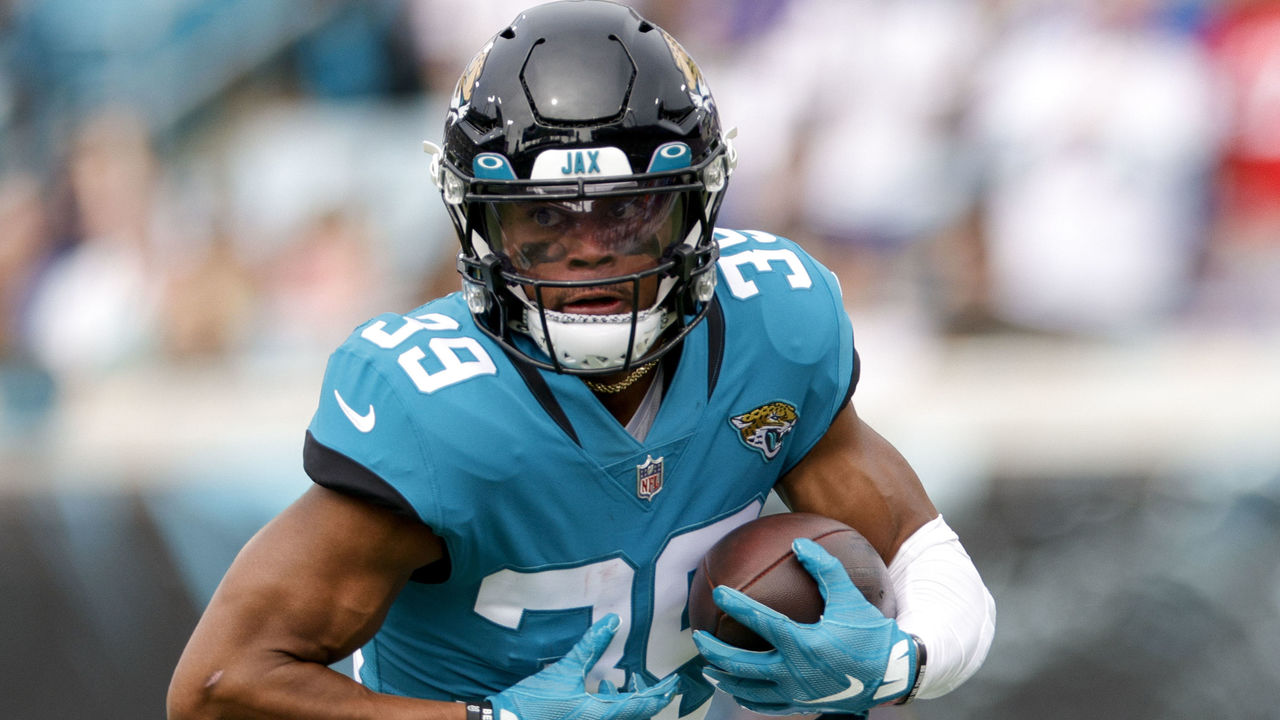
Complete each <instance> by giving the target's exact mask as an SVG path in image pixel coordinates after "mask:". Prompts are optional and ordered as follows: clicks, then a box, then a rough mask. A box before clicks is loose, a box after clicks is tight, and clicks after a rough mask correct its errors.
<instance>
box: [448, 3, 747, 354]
mask: <svg viewBox="0 0 1280 720" xmlns="http://www.w3.org/2000/svg"><path fill="white" fill-rule="evenodd" d="M731 137H732V133H729V134H725V133H722V131H721V128H720V120H719V115H718V113H717V110H716V106H715V103H714V101H713V100H712V97H711V93H710V91H709V90H708V88H707V85H706V82H705V81H704V80H703V78H702V73H701V71H700V70H699V69H698V66H697V65H696V64H695V63H694V62H693V60H692V59H690V57H689V56H688V54H686V53H685V51H684V49H683V48H681V46H680V45H679V44H678V43H677V42H676V41H675V39H674V38H672V37H671V36H670V35H669V34H667V32H666V31H664V30H662V29H661V28H659V27H657V26H656V25H654V24H652V23H650V22H648V21H646V20H645V19H644V18H642V17H640V15H638V14H637V13H636V12H635V11H634V10H632V9H631V8H628V7H625V6H623V5H619V4H616V3H613V2H607V1H605V0H564V1H562V2H553V3H549V4H545V5H539V6H536V7H533V8H531V9H529V10H526V11H525V12H523V13H521V14H520V16H519V17H517V18H516V20H515V21H514V22H513V23H512V24H511V25H510V26H509V27H507V28H506V29H505V30H503V31H502V32H500V33H498V34H497V35H495V36H494V37H493V38H492V39H491V40H490V41H489V42H488V43H487V44H486V45H485V46H484V48H482V49H481V50H480V52H479V53H478V54H477V55H476V56H475V57H474V58H473V59H472V60H471V62H470V64H469V65H468V66H467V68H466V70H465V71H464V72H463V74H462V77H461V79H460V80H459V81H458V85H457V88H456V89H455V90H454V93H453V98H452V101H451V103H450V107H449V112H448V117H447V119H446V121H445V129H444V144H443V148H438V147H435V146H434V145H432V144H430V143H427V150H428V152H432V153H433V155H434V157H433V161H432V170H431V174H432V177H433V178H434V179H435V182H436V184H437V185H438V186H439V187H440V191H441V194H442V195H443V197H444V201H445V206H446V208H447V209H448V211H449V214H450V216H451V218H452V220H453V223H454V226H455V227H456V229H457V232H458V237H459V239H460V241H461V244H462V249H461V251H460V252H459V254H458V270H459V272H460V273H461V274H462V280H463V283H462V285H463V293H464V295H465V297H466V301H467V305H468V307H469V309H470V310H471V312H472V313H473V314H474V315H475V317H476V320H477V324H478V325H479V326H480V328H481V329H482V330H483V331H484V332H485V333H486V334H488V335H489V336H490V337H492V338H494V339H495V340H496V341H497V342H499V343H500V344H501V345H502V346H503V347H504V348H506V349H507V350H508V351H510V352H514V353H517V354H518V355H519V356H522V357H523V358H524V359H525V360H527V361H528V362H530V363H532V364H533V365H535V366H537V367H541V368H544V369H550V370H555V371H556V372H565V373H574V374H580V375H600V374H606V373H611V372H617V371H619V370H626V369H630V368H633V367H636V366H638V365H641V364H643V363H646V362H649V361H651V360H653V359H656V358H657V357H659V356H661V355H663V354H664V353H666V352H667V351H669V350H670V349H672V348H673V347H675V346H676V344H677V343H678V342H680V340H682V339H683V338H684V336H685V335H687V334H688V332H689V331H690V330H691V329H692V328H693V327H694V326H695V325H696V324H697V323H698V322H699V321H700V320H701V319H702V318H703V317H704V316H705V315H706V313H707V310H708V308H709V304H710V301H711V298H712V295H713V294H714V291H715V261H716V258H717V249H716V244H715V242H714V240H713V238H712V233H713V229H714V225H715V217H716V213H717V211H718V210H719V206H720V200H721V197H722V193H723V192H724V189H725V186H726V184H727V181H728V178H729V175H730V173H731V172H732V170H733V167H734V165H735V164H736V155H735V154H734V152H733V150H732V146H731V142H730V138H731ZM579 235H582V236H584V237H586V236H589V237H591V238H592V240H590V242H591V243H595V244H596V246H597V250H596V252H597V255H598V257H595V258H593V259H588V260H578V259H574V258H573V257H572V256H573V254H574V253H575V247H576V246H575V245H574V242H575V238H577V237H578V236H579ZM615 260H617V262H614V261H615ZM575 262H576V263H577V265H576V266H574V267H579V268H585V267H588V266H590V265H591V263H598V264H599V265H600V267H602V268H606V269H604V270H595V271H593V272H583V273H576V272H575V271H573V270H571V269H570V270H566V269H565V268H570V267H571V265H572V263H575ZM549 268H560V270H559V271H558V272H549V271H548V269H549ZM601 273H606V274H603V275H602V274H601ZM593 292H594V293H597V294H598V295H603V297H596V298H595V299H596V300H597V301H604V300H609V299H612V300H614V301H615V302H614V303H613V304H612V305H610V304H609V303H607V302H605V303H604V306H603V307H601V308H598V309H597V311H594V312H592V311H589V312H581V309H582V306H568V307H555V306H554V303H549V301H548V298H550V297H553V296H557V295H559V296H564V295H566V294H568V295H574V296H576V297H587V298H588V299H591V298H592V297H593V296H592V293H593ZM642 305H644V306H643V307H642ZM609 308H614V309H617V308H622V309H623V311H621V312H614V311H613V310H610V309H609ZM575 310H578V311H577V312H575Z"/></svg>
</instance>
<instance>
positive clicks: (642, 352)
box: [442, 154, 725, 375]
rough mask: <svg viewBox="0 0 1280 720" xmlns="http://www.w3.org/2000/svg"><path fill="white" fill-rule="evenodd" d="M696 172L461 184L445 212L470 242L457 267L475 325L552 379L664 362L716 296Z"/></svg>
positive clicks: (715, 196) (713, 196) (712, 199)
mask: <svg viewBox="0 0 1280 720" xmlns="http://www.w3.org/2000/svg"><path fill="white" fill-rule="evenodd" d="M713 159H714V160H715V161H716V163H715V164H716V165H717V168H718V169H717V170H715V171H713V172H715V173H724V172H725V170H724V159H723V158H722V157H721V156H720V155H719V154H717V156H716V157H715V158H713ZM708 164H711V163H708ZM450 172H451V171H450V170H449V169H444V170H443V172H442V174H445V175H447V174H449V173H450ZM703 174H706V168H705V167H704V168H698V169H689V170H685V171H684V172H680V173H654V174H649V175H643V176H629V177H627V178H619V179H609V180H602V181H599V182H587V181H584V180H578V181H573V182H568V183H565V182H560V181H556V182H551V183H536V182H528V181H506V182H485V181H476V180H473V181H471V182H469V183H468V182H467V181H465V180H464V181H463V182H464V183H465V186H466V191H465V192H464V193H462V197H461V198H459V203H458V204H457V205H456V206H455V208H453V209H454V211H453V212H451V215H452V216H453V218H454V221H455V224H457V225H458V231H459V236H460V237H462V238H466V239H467V240H469V242H466V241H464V243H463V251H462V252H461V253H460V254H459V270H460V271H461V273H462V276H463V291H464V294H465V296H466V298H467V301H468V305H469V307H470V309H471V310H472V312H473V313H474V314H476V316H477V318H478V319H480V320H481V323H480V325H481V328H482V329H483V330H484V331H485V332H486V333H487V334H489V335H491V336H492V337H494V339H495V340H498V341H499V342H500V343H501V344H502V345H503V346H504V347H506V348H507V349H508V350H511V351H514V352H516V353H517V354H519V355H521V356H523V358H524V359H525V360H526V361H528V362H530V363H532V364H533V365H535V366H538V367H542V368H545V369H551V370H555V371H557V372H565V373H572V374H580V375H600V374H609V373H613V372H618V371H622V370H627V369H630V368H633V367H636V366H637V365H641V364H644V363H646V362H649V361H651V360H654V359H656V358H658V357H660V356H661V355H663V354H665V353H666V352H667V351H668V350H670V349H671V348H672V347H674V346H675V344H676V343H678V342H679V340H681V339H683V337H684V335H685V334H687V333H688V331H689V330H690V329H691V328H692V327H693V326H694V325H695V324H696V323H697V322H698V321H699V320H701V318H702V317H703V316H704V315H705V313H706V311H707V309H708V307H709V305H708V303H709V301H710V299H711V296H712V294H713V292H714V289H715V271H714V263H715V259H716V257H717V253H716V246H715V243H714V242H713V241H712V238H711V234H712V228H711V225H710V222H709V220H708V217H709V216H711V217H713V216H714V209H715V206H716V205H718V203H719V191H716V192H710V193H709V192H706V191H705V189H704V188H705V187H706V186H705V184H703V183H702V182H697V181H696V180H695V178H699V179H700V177H699V176H701V175H703ZM459 179H461V178H459ZM446 182H447V181H446ZM720 187H721V188H722V187H723V183H720ZM513 334H514V335H520V336H524V337H526V338H528V339H529V340H531V341H532V347H529V344H528V343H524V342H522V341H520V340H518V339H517V338H516V337H515V336H514V335H513ZM531 351H532V352H531Z"/></svg>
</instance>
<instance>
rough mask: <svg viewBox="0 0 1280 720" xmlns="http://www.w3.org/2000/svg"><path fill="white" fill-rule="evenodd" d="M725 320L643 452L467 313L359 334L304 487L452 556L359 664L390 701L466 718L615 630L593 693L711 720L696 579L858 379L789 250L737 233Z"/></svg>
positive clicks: (572, 385)
mask: <svg viewBox="0 0 1280 720" xmlns="http://www.w3.org/2000/svg"><path fill="white" fill-rule="evenodd" d="M716 237H717V240H718V242H719V243H720V248H721V257H720V260H719V261H718V268H717V273H718V277H717V281H718V282H717V289H716V299H715V301H714V305H713V308H712V310H711V312H710V313H709V316H708V318H707V320H706V321H704V322H702V323H701V324H700V325H699V326H698V327H697V328H695V329H694V331H693V332H691V333H690V334H689V336H688V337H687V338H686V339H685V340H684V342H683V343H682V346H681V348H680V350H679V352H680V357H679V362H678V364H677V365H676V366H675V368H674V372H673V373H672V371H671V369H670V368H669V369H668V372H669V373H671V374H669V375H668V386H667V391H666V394H665V396H664V399H663V401H662V405H661V408H660V410H659V412H658V415H657V417H656V418H655V420H654V423H653V426H652V428H651V429H650V431H649V433H648V435H647V437H646V439H645V440H644V441H643V442H638V441H637V440H636V439H635V438H633V437H632V436H631V435H630V434H628V433H627V431H626V429H625V428H624V427H623V425H622V424H620V423H619V422H618V421H617V420H616V419H615V418H614V417H613V416H612V415H610V414H609V413H608V412H607V411H606V410H605V408H604V406H603V405H601V403H600V402H599V401H598V400H597V399H596V397H595V396H594V395H593V394H592V393H591V391H590V390H589V389H588V388H587V387H586V385H585V384H584V383H583V382H582V380H581V379H580V378H578V377H574V376H570V375H557V374H555V373H552V372H544V371H539V370H536V369H533V368H531V367H529V366H527V365H519V364H517V363H515V362H514V361H513V360H512V359H511V358H509V357H508V356H507V355H506V354H505V353H504V352H503V351H502V350H501V348H500V347H499V346H498V345H497V344H496V343H494V342H492V341H491V340H490V339H489V338H488V337H487V336H485V335H484V334H483V333H481V332H480V331H479V330H478V329H477V328H476V326H475V324H474V322H473V319H472V317H471V315H470V313H469V312H468V311H467V307H466V304H465V302H463V300H462V298H461V296H460V294H458V293H454V294H452V295H449V296H446V297H443V298H440V299H437V300H434V301H432V302H430V303H427V304H426V305H424V306H422V307H420V308H418V309H416V310H414V311H412V312H410V313H408V314H406V315H395V314H385V315H382V316H379V317H378V318H375V319H374V320H372V321H370V322H369V323H367V324H365V325H362V326H361V327H359V328H357V329H356V330H355V332H354V333H353V334H352V336H351V337H350V338H349V339H348V340H347V341H346V342H345V343H344V344H343V345H342V346H341V347H340V348H339V349H338V350H337V351H336V352H335V353H334V354H333V356H332V357H331V358H330V361H329V365H328V368H327V370H326V373H325V378H324V386H323V389H322V393H321V397H320V403H319V407H318V409H317V411H316V414H315V416H314V418H313V420H312V422H311V425H310V427H309V429H308V440H307V442H308V448H307V453H306V459H307V462H306V468H307V471H308V473H310V474H311V476H312V478H313V479H314V480H315V481H316V482H317V483H320V484H322V485H326V486H329V487H334V488H337V489H341V490H344V491H348V492H355V493H358V494H362V495H365V496H367V497H368V498H370V499H372V500H374V501H376V502H382V503H384V504H387V505H390V506H392V507H394V508H397V509H399V510H400V511H401V512H405V513H409V514H411V515H413V516H415V517H417V518H419V519H420V520H421V521H422V522H424V523H426V524H427V525H429V526H430V527H431V528H432V529H434V531H435V532H436V534H437V535H439V536H440V537H441V538H442V539H443V540H444V543H445V545H446V546H447V548H448V555H449V563H448V567H447V571H446V572H441V573H438V574H439V575H440V576H439V577H426V576H424V577H415V581H413V582H410V583H409V584H408V585H407V586H406V587H405V589H404V590H403V591H402V592H401V594H400V595H399V596H398V597H397V599H396V600H395V602H394V604H393V605H392V607H391V609H390V612H389V613H388V615H387V618H386V621H385V622H384V623H383V625H382V627H381V629H380V630H379V632H378V633H377V635H376V636H375V637H374V638H373V639H372V640H371V641H370V642H369V643H368V644H367V645H366V646H365V647H363V648H362V649H361V652H360V656H361V659H362V665H361V666H360V670H359V673H360V678H361V680H362V682H364V683H365V684H366V685H367V686H368V687H370V688H371V689H374V690H377V691H381V692H387V693H396V694H402V695H411V696H416V697H428V698H438V699H447V700H458V699H476V698H482V697H485V696H487V695H491V694H493V693H495V692H497V691H500V690H502V689H504V688H507V687H509V686H511V685H513V684H515V683H516V682H518V681H519V680H521V679H522V678H524V677H526V676H528V675H531V674H533V673H535V672H537V671H538V670H539V669H540V668H542V667H544V666H545V665H546V664H548V663H550V662H553V661H554V660H556V659H557V658H559V657H561V656H563V655H564V654H565V653H566V652H568V650H569V649H570V648H571V647H572V646H573V644H574V643H575V642H576V641H577V640H578V639H579V638H580V637H581V636H582V633H583V632H584V631H585V630H586V629H587V627H588V626H589V625H590V624H591V623H592V622H593V621H594V620H597V619H599V618H601V617H603V616H604V615H606V614H607V613H616V614H617V615H618V617H619V618H620V619H621V621H622V622H621V626H620V628H619V630H618V633H617V635H616V636H615V638H614V640H613V642H612V644H611V645H610V646H609V648H608V649H607V651H606V652H605V654H604V656H603V658H602V659H601V661H600V662H599V663H598V665H597V666H596V668H595V669H594V670H593V672H592V676H593V677H591V678H589V682H588V687H589V688H592V689H594V688H595V686H596V683H597V682H598V681H599V680H600V679H605V678H607V679H609V680H611V681H612V682H614V683H615V684H617V685H618V686H622V685H623V684H624V683H625V682H626V681H627V680H628V678H629V676H631V675H636V674H639V675H641V676H642V677H644V678H645V679H646V680H650V681H652V680H654V679H656V678H661V677H664V676H666V675H668V674H670V673H673V672H680V673H682V675H683V676H684V681H682V689H683V693H682V697H681V699H680V701H679V702H678V703H673V704H672V706H671V707H669V708H668V709H667V710H666V711H664V714H663V715H662V716H660V717H671V718H675V717H700V716H701V714H702V713H704V712H705V708H706V700H707V699H708V698H709V697H710V695H711V688H710V687H709V685H707V683H706V682H705V680H704V679H703V678H702V676H701V674H700V671H699V666H698V664H697V661H696V659H697V651H696V649H695V648H694V645H693V642H692V640H691V631H690V629H689V625H688V618H687V612H686V602H687V596H688V588H689V582H690V579H691V577H692V574H693V570H694V568H695V566H696V564H697V562H698V560H699V559H700V558H701V556H702V555H703V553H705V551H706V550H707V549H708V548H709V547H710V546H711V545H712V544H714V543H715V541H717V540H718V539H720V538H721V537H722V536H724V535H725V534H726V533H727V532H729V531H730V530H732V529H733V528H735V527H737V526H738V525H741V524H742V523H744V522H747V521H748V520H751V519H753V518H755V517H756V516H758V515H759V513H760V510H761V507H762V505H763V502H764V499H765V497H766V495H767V494H768V492H769V490H770V489H771V488H772V487H773V486H774V484H775V483H776V482H777V481H778V479H779V478H780V477H781V476H782V475H783V474H784V473H785V472H786V471H787V470H789V469H790V468H792V467H793V466H794V465H795V464H796V463H797V462H799V461H800V459H801V458H803V457H804V455H805V454H806V453H807V452H808V451H809V450H810V449H811V448H812V447H813V445H814V444H815V443H816V442H817V441H818V440H819V439H820V438H821V437H822V435H823V434H824V433H825V432H826V430H827V428H828V427H829V425H830V424H831V421H832V419H833V418H834V416H835V415H836V413H837V412H838V411H839V410H840V409H841V408H842V407H843V405H844V404H845V402H846V401H847V400H848V396H849V394H850V393H851V392H852V390H853V386H854V384H855V383H856V377H857V356H856V353H855V352H854V347H853V333H852V329H851V327H850V323H849V319H848V316H847V314H846V312H845V310H844V306H843V303H842V300H841V297H840V291H839V286H838V284H837V282H836V279H835V277H834V276H833V275H832V274H831V273H830V272H829V271H828V270H827V269H825V268H823V267H822V266H821V265H819V264H818V263H817V262H816V261H814V260H813V259H812V258H811V257H810V256H809V255H808V254H806V253H805V252H804V251H803V250H802V249H801V248H799V247H798V246H797V245H796V244H794V243H792V242H791V241H789V240H786V239H783V238H779V237H776V236H774V235H769V234H767V233H762V232H756V231H743V232H738V231H729V230H717V234H716Z"/></svg>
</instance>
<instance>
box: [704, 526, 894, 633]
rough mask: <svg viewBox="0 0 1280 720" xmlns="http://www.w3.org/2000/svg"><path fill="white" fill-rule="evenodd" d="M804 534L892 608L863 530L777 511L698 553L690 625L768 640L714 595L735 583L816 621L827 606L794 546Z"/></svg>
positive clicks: (889, 612) (883, 608)
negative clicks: (720, 587) (730, 613)
mask: <svg viewBox="0 0 1280 720" xmlns="http://www.w3.org/2000/svg"><path fill="white" fill-rule="evenodd" d="M801 537H805V538H809V539H811V540H813V541H814V542H816V543H818V544H819V545H821V546H822V547H823V548H825V549H826V551H827V552H829V553H831V554H832V555H834V556H835V557H836V559H838V560H839V561H840V563H841V564H842V565H844V569H845V571H846V572H848V573H849V577H850V578H851V579H852V580H853V584H854V585H856V586H857V587H858V589H859V590H861V591H862V594H863V596H864V597H866V598H867V600H869V601H870V602H871V604H872V605H875V606H876V607H877V608H878V609H879V610H880V612H882V613H884V614H885V616H886V617H894V616H895V615H896V614H897V604H896V602H895V600H894V596H893V589H892V587H891V586H890V583H889V571H888V569H887V568H886V567H885V564H884V560H882V559H881V558H880V555H879V554H878V553H877V552H876V550H875V548H874V547H872V546H871V543H870V542H868V541H867V539H866V538H864V537H863V536H862V534H861V533H859V532H858V531H857V530H854V529H853V528H851V527H849V526H848V525H845V524H844V523H842V522H839V521H838V520H832V519H830V518H826V517H823V516H821V515H814V514H812V513H781V514H778V515H766V516H764V517H761V518H758V519H756V520H752V521H751V522H749V523H747V524H745V525H742V526H741V527H739V528H737V529H735V530H733V531H732V532H730V533H729V534H728V535H725V536H724V537H723V538H721V539H720V541H719V542H717V543H716V544H715V545H713V546H712V547H711V549H710V550H708V551H707V554H706V555H704V556H703V558H702V560H701V561H700V562H699V563H698V568H697V570H696V571H695V572H694V575H693V584H692V586H691V587H690V589H689V624H690V625H691V626H692V627H693V629H695V630H706V631H707V632H710V633H711V634H713V635H715V636H716V637H717V638H719V639H721V640H723V641H725V642H727V643H729V644H731V645H736V646H738V647H741V648H745V649H748V650H768V649H769V648H770V647H772V646H771V645H770V644H769V643H768V642H767V641H765V639H764V638H762V637H760V636H759V635H757V634H756V633H754V632H752V631H751V630H748V629H747V628H746V627H744V626H743V625H742V624H741V623H739V622H738V621H737V620H734V619H733V618H731V617H729V616H728V615H725V614H724V612H723V611H722V610H720V608H719V607H718V606H717V605H716V604H715V602H714V601H713V600H712V599H711V590H712V589H713V588H715V587H716V586H717V585H726V586H728V587H731V588H734V589H736V590H740V591H741V592H743V593H744V594H746V595H747V596H748V597H750V598H752V599H753V600H756V601H758V602H761V603H763V604H765V605H767V606H769V607H771V608H773V609H774V610H777V611H778V612H780V613H782V614H783V615H786V616H787V617H789V618H791V619H792V620H796V621H798V622H804V623H812V622H817V621H818V618H819V617H821V615H822V610H823V605H824V604H823V600H822V594H821V593H820V592H819V591H818V583H817V582H815V581H814V579H813V577H812V576H811V575H809V572H808V571H807V570H805V569H804V566H803V565H801V564H800V561H799V560H798V559H797V558H796V556H795V553H793V552H792V551H791V543H792V541H793V540H795V539H796V538H801Z"/></svg>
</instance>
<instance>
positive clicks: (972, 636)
mask: <svg viewBox="0 0 1280 720" xmlns="http://www.w3.org/2000/svg"><path fill="white" fill-rule="evenodd" d="M889 579H890V581H891V582H892V583H893V590H894V593H895V594H896V595H897V601H898V617H897V620H898V627H900V628H902V630H903V631H904V632H907V633H910V634H912V635H915V636H916V637H918V638H920V641H921V642H922V643H924V647H925V651H926V655H925V658H926V659H925V668H924V677H923V678H922V679H921V681H920V689H919V693H918V694H917V697H919V698H934V697H939V696H941V695H945V694H947V693H949V692H951V691H952V690H955V689H956V688H957V687H959V686H960V684H961V683H963V682H964V681H965V680H968V679H969V676H971V675H973V674H974V673H975V672H977V670H978V668H979V667H981V666H982V661H983V660H985V659H986V657H987V650H988V649H990V647H991V639H992V637H993V636H994V635H995V630H996V603H995V600H994V599H993V598H992V597H991V593H990V592H989V591H988V590H987V587H986V585H984V584H983V583H982V578H981V577H979V575H978V569H977V568H976V567H974V565H973V560H971V559H970V558H969V554H968V553H966V552H965V550H964V547H962V546H961V545H960V538H959V537H957V536H956V534H955V532H954V531H953V530H952V529H951V528H950V527H948V526H947V523H946V521H944V520H943V519H942V516H941V515H939V516H938V517H936V518H934V519H933V520H930V521H929V522H927V523H925V525H924V526H923V527H921V528H920V529H919V530H917V531H915V533H913V534H912V535H911V537H909V538H907V541H906V542H904V543H903V544H902V547H901V548H899V549H898V554H897V555H896V556H894V558H893V562H891V563H889Z"/></svg>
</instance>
